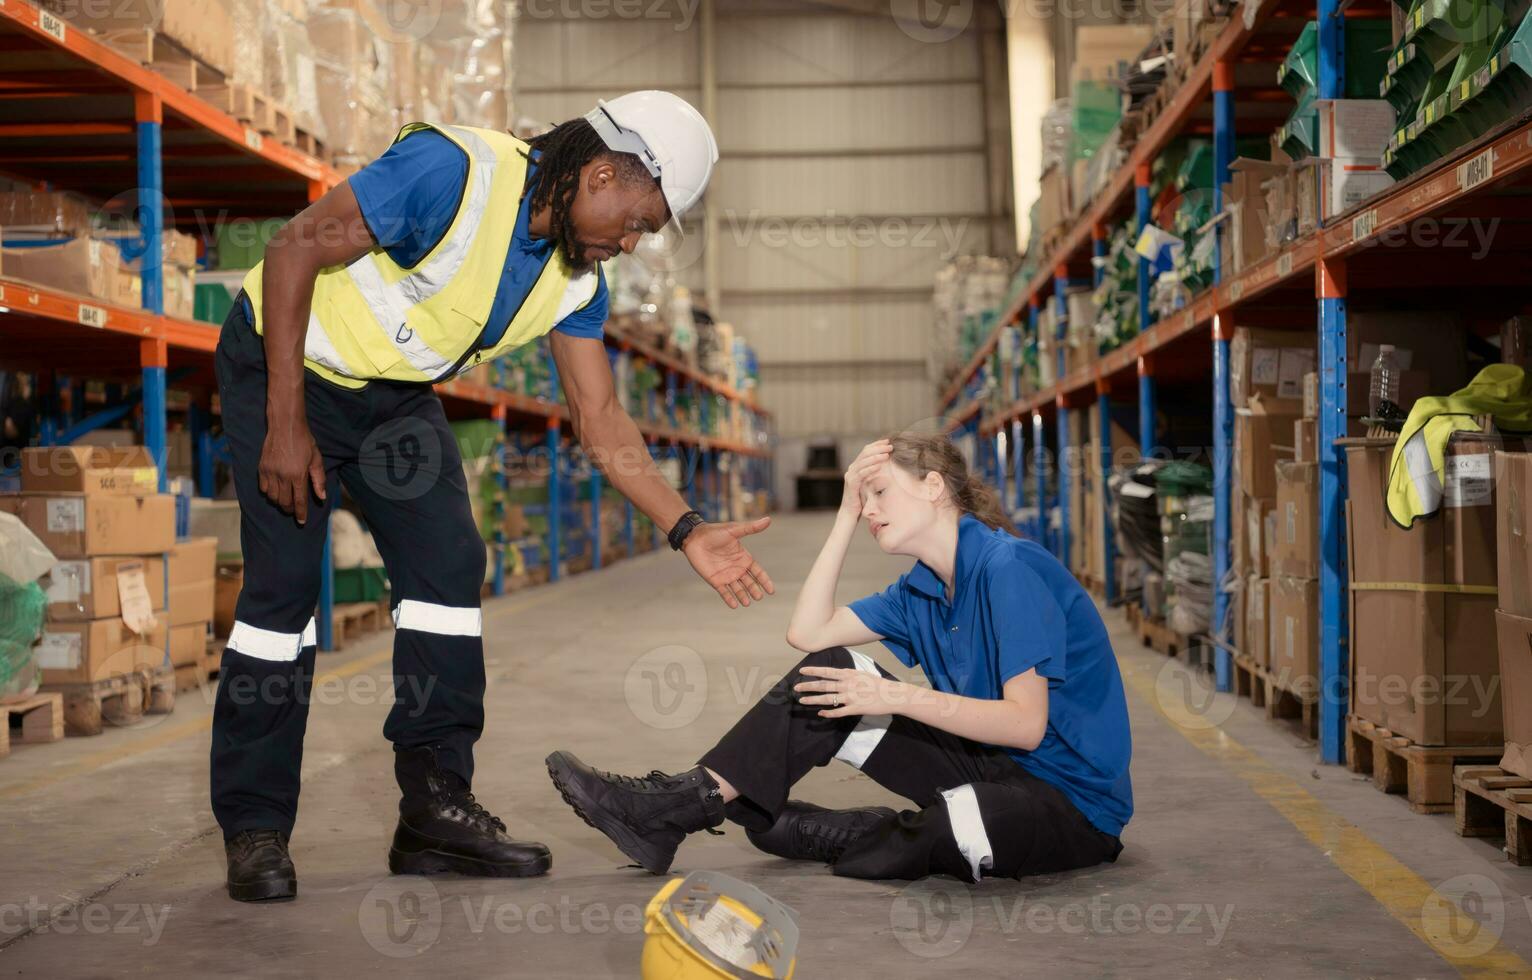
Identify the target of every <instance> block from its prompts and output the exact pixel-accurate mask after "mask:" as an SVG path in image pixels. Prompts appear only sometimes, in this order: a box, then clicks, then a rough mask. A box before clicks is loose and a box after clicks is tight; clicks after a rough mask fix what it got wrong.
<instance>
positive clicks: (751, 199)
mask: <svg viewBox="0 0 1532 980" xmlns="http://www.w3.org/2000/svg"><path fill="white" fill-rule="evenodd" d="M895 195H897V196H895ZM708 197H709V198H710V201H711V203H712V204H713V206H715V207H720V208H725V209H729V210H731V211H733V212H734V213H736V214H749V213H752V212H755V213H758V214H823V213H825V212H826V211H835V212H836V213H837V214H888V213H889V212H890V211H896V212H898V213H899V214H974V213H979V212H983V211H984V209H985V206H986V201H985V196H984V158H983V156H982V155H980V154H978V153H964V154H948V153H932V154H930V155H928V156H899V157H840V158H835V157H830V158H809V157H801V158H797V159H793V158H786V159H780V160H751V159H738V158H735V159H730V160H728V161H727V166H721V167H719V169H718V172H717V175H716V176H715V177H714V178H713V184H712V186H711V187H709V189H708Z"/></svg>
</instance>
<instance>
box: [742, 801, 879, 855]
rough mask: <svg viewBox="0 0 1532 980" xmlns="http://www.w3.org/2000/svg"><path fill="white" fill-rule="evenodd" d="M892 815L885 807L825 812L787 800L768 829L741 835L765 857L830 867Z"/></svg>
mask: <svg viewBox="0 0 1532 980" xmlns="http://www.w3.org/2000/svg"><path fill="white" fill-rule="evenodd" d="M896 816H898V814H897V813H895V812H894V811H893V810H891V809H889V808H888V807H886V806H868V807H862V808H860V809H856V810H827V809H825V808H824V807H822V806H815V805H814V804H812V803H804V802H803V801H802V800H788V801H787V804H786V805H785V806H783V807H782V812H781V814H780V815H778V817H777V822H776V823H774V824H772V825H771V829H770V830H767V831H764V832H757V831H754V830H747V831H746V832H745V836H746V837H748V838H750V843H752V844H754V845H755V846H756V847H759V848H760V849H761V850H763V851H765V852H766V853H767V854H775V855H776V856H777V857H782V858H788V859H790V860H793V861H823V862H824V863H826V864H834V863H835V862H836V861H838V860H840V856H841V855H842V854H844V853H845V852H846V848H848V847H850V846H851V845H852V843H854V842H855V841H856V839H857V838H859V837H861V836H862V835H863V834H865V833H867V831H869V830H871V829H872V828H874V827H876V826H877V825H878V824H880V823H882V822H883V821H885V820H888V819H890V818H892V817H896Z"/></svg>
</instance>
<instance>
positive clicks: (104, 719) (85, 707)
mask: <svg viewBox="0 0 1532 980" xmlns="http://www.w3.org/2000/svg"><path fill="white" fill-rule="evenodd" d="M48 690H49V691H50V692H54V693H57V694H59V695H61V696H62V697H63V700H64V734H66V735H100V734H101V732H102V731H103V730H104V729H105V727H106V725H107V724H111V725H114V726H118V727H122V726H126V725H132V724H134V723H136V722H138V721H139V720H140V719H142V718H143V717H144V715H146V714H150V715H166V714H169V713H170V712H172V711H174V710H175V706H176V676H175V670H174V668H171V667H168V666H167V667H155V668H147V667H146V668H143V669H141V670H137V671H134V672H133V673H131V674H118V675H117V676H115V677H108V678H107V679H105V680H101V681H95V682H94V683H90V684H58V685H53V686H50V687H49V688H48Z"/></svg>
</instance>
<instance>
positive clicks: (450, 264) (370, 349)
mask: <svg viewBox="0 0 1532 980" xmlns="http://www.w3.org/2000/svg"><path fill="white" fill-rule="evenodd" d="M422 129H433V130H435V131H436V132H438V133H441V134H442V135H443V136H445V137H447V138H448V139H449V140H451V141H452V142H453V143H455V144H457V146H458V147H459V148H461V149H462V150H463V151H464V152H465V153H466V154H467V155H468V177H467V181H466V186H465V187H464V189H463V196H462V200H461V201H460V202H459V203H458V208H457V213H456V214H455V215H453V218H452V223H451V225H450V226H448V229H447V233H446V234H445V235H444V236H442V240H441V241H440V242H438V243H437V244H436V247H434V248H433V249H431V251H430V252H429V253H427V254H426V256H425V258H423V259H421V260H420V262H418V263H417V264H416V265H414V266H412V267H411V268H404V267H402V266H400V265H398V264H397V263H395V262H394V261H393V260H392V259H391V258H389V256H388V252H387V251H385V250H384V249H382V248H375V249H373V250H372V251H371V252H368V253H367V254H366V255H363V256H362V257H360V258H358V259H357V260H356V261H354V262H352V263H351V264H350V265H346V266H335V267H332V268H329V269H325V270H324V271H322V272H320V274H319V276H318V278H317V279H316V281H315V283H314V300H313V303H312V304H311V306H310V308H309V309H310V312H309V325H308V333H307V335H306V338H305V341H304V346H303V363H304V366H305V367H307V368H308V369H309V370H311V371H313V372H314V373H316V374H318V375H320V376H321V377H324V378H326V379H327V380H330V381H333V382H335V383H336V384H339V385H343V386H345V387H348V388H360V387H362V386H363V385H365V384H366V383H367V382H368V381H369V380H372V379H375V378H381V379H386V380H389V381H413V382H425V383H435V382H438V381H445V380H447V379H448V378H450V377H452V376H453V375H455V374H457V373H459V372H462V371H466V370H468V369H469V368H471V367H473V366H474V365H476V364H479V363H481V362H483V361H487V360H491V359H493V358H495V357H499V356H500V355H501V354H503V353H505V352H506V351H508V350H511V349H512V348H515V347H520V346H521V345H522V344H525V343H527V342H529V341H531V340H535V339H536V338H538V337H541V336H542V335H544V334H546V333H548V332H549V331H550V330H552V329H553V328H554V326H555V325H556V324H557V323H558V322H559V321H560V320H562V319H563V318H564V317H566V316H568V315H569V314H570V313H573V312H574V311H575V310H578V309H580V308H581V307H583V306H585V305H586V304H587V303H589V302H590V301H591V300H592V299H594V298H595V295H596V288H597V284H598V281H599V280H598V276H597V273H596V270H595V269H594V268H591V269H586V270H576V269H573V268H572V267H571V266H570V265H569V264H568V263H567V262H566V261H565V259H564V256H563V253H562V252H561V251H560V250H558V249H554V250H553V254H552V256H551V257H550V258H549V259H548V262H547V264H546V265H545V266H544V267H543V271H542V274H541V275H540V276H538V278H537V281H536V282H535V283H533V285H532V289H531V291H530V292H529V293H528V294H527V298H526V300H525V301H524V302H523V303H522V304H521V308H520V309H518V310H517V311H516V315H515V316H514V317H512V319H511V323H510V326H509V327H508V328H507V329H506V331H505V334H504V335H503V336H502V337H501V338H500V341H499V342H498V343H497V344H495V346H494V347H492V348H490V349H488V350H482V351H481V350H476V349H475V345H476V344H477V342H478V339H479V337H480V335H481V334H482V333H483V332H484V327H485V323H486V321H487V320H488V319H489V313H490V307H491V306H493V304H494V301H495V291H496V290H497V289H498V288H499V286H500V277H501V273H502V266H503V265H504V263H505V257H506V252H507V250H508V249H509V248H510V244H511V237H512V235H513V234H514V232H515V229H516V216H517V212H518V210H519V208H520V206H521V195H522V191H523V189H524V185H525V183H526V175H527V154H528V152H529V149H528V147H527V144H526V143H523V142H522V141H521V140H518V139H516V138H515V137H514V136H510V135H508V134H506V133H497V132H495V131H493V130H489V129H476V128H473V127H469V126H432V125H430V124H428V123H411V124H410V125H408V126H405V127H404V128H403V129H401V130H400V131H399V135H398V136H397V137H395V142H397V141H398V140H401V139H404V138H405V137H406V136H408V135H410V134H411V133H414V132H417V131H419V130H422ZM262 265H264V263H261V264H258V265H256V267H255V268H253V269H251V270H250V272H249V273H248V274H247V275H246V276H245V283H244V287H245V292H246V294H247V295H249V297H250V305H251V308H252V309H253V311H254V313H255V331H256V333H260V332H261V331H262V329H263V326H262V322H261V316H262V314H261V272H262Z"/></svg>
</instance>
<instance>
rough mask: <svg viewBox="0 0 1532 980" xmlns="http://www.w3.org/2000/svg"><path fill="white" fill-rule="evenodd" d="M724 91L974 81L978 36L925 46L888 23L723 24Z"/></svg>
mask: <svg viewBox="0 0 1532 980" xmlns="http://www.w3.org/2000/svg"><path fill="white" fill-rule="evenodd" d="M718 20H719V25H720V28H721V29H720V30H719V32H718V82H719V84H720V85H779V84H782V83H797V82H843V81H850V80H858V81H862V80H865V81H878V82H891V81H921V80H925V79H931V78H972V77H973V76H974V71H975V66H976V65H977V64H978V63H979V54H978V48H977V46H976V45H974V44H973V43H972V37H962V38H957V39H954V40H953V41H951V42H948V43H944V44H929V43H926V42H924V41H918V40H916V39H915V38H913V37H911V36H910V35H909V34H907V33H905V32H904V31H903V30H901V29H900V28H899V25H897V24H896V23H894V21H893V19H892V18H888V17H856V16H836V15H830V14H820V15H816V14H810V15H806V16H803V17H783V16H778V15H767V16H760V17H753V16H750V15H748V14H744V15H735V14H727V15H720V17H719V18H718Z"/></svg>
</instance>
